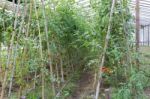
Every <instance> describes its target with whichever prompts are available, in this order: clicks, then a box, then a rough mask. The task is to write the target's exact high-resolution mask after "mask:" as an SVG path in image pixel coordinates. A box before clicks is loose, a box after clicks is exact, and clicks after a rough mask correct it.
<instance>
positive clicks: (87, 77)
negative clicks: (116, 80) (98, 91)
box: [69, 72, 93, 99]
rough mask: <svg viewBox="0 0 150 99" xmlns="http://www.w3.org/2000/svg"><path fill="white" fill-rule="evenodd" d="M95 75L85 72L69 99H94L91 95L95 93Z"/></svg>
mask: <svg viewBox="0 0 150 99" xmlns="http://www.w3.org/2000/svg"><path fill="white" fill-rule="evenodd" d="M92 85H93V75H92V74H91V73H87V72H84V73H83V74H82V75H81V78H80V80H79V81H78V82H77V87H76V88H75V91H74V92H73V94H72V96H71V97H69V99H92V98H90V96H89V94H90V93H91V92H92V91H93V87H92Z"/></svg>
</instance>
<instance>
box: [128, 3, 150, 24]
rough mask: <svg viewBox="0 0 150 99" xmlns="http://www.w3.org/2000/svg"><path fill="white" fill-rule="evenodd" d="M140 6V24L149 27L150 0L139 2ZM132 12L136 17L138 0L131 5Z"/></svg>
mask: <svg viewBox="0 0 150 99" xmlns="http://www.w3.org/2000/svg"><path fill="white" fill-rule="evenodd" d="M139 2H140V4H139V7H140V24H141V25H149V24H150V0H139ZM130 6H131V12H132V13H133V15H134V16H135V12H136V0H131V3H130Z"/></svg>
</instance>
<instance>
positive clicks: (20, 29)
mask: <svg viewBox="0 0 150 99" xmlns="http://www.w3.org/2000/svg"><path fill="white" fill-rule="evenodd" d="M26 11H27V9H26V7H25V8H24V13H23V15H22V21H21V26H20V28H19V33H18V37H17V41H18V39H19V37H20V34H21V31H22V27H23V22H24V18H25V14H26ZM17 49H18V43H17V44H16V46H15V52H14V62H13V63H14V64H13V69H12V73H11V79H10V84H9V91H8V97H10V96H11V89H12V82H13V77H14V72H15V67H16V53H17Z"/></svg>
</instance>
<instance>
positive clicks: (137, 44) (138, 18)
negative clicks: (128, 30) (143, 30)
mask: <svg viewBox="0 0 150 99" xmlns="http://www.w3.org/2000/svg"><path fill="white" fill-rule="evenodd" d="M139 4H140V2H139V0H136V50H137V51H139V29H140V14H139V13H140V7H139Z"/></svg>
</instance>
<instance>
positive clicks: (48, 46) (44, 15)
mask: <svg viewBox="0 0 150 99" xmlns="http://www.w3.org/2000/svg"><path fill="white" fill-rule="evenodd" d="M41 2H42V8H43V10H42V11H43V17H44V25H45V34H46V41H47V53H48V63H49V67H50V77H51V78H53V77H54V76H53V67H52V59H51V51H50V45H49V44H50V42H49V39H48V25H47V19H48V18H47V17H46V14H45V3H44V1H43V0H41ZM51 84H52V90H53V95H54V96H55V86H54V82H53V81H52V82H51Z"/></svg>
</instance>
